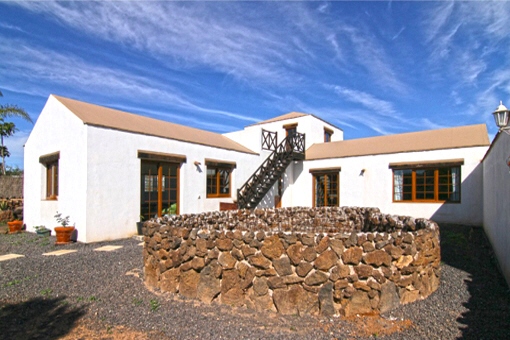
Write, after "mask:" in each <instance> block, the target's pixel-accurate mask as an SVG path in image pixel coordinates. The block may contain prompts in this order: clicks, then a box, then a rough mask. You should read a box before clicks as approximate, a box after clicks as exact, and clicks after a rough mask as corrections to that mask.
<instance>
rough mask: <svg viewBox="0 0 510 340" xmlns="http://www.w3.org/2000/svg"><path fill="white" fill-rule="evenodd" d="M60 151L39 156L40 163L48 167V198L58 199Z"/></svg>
mask: <svg viewBox="0 0 510 340" xmlns="http://www.w3.org/2000/svg"><path fill="white" fill-rule="evenodd" d="M59 159H60V152H54V153H51V154H48V155H44V156H41V157H39V163H41V164H43V165H44V167H45V168H46V176H45V177H46V199H48V200H56V199H57V197H58V161H59Z"/></svg>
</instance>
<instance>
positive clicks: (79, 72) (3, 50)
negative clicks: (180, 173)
mask: <svg viewBox="0 0 510 340" xmlns="http://www.w3.org/2000/svg"><path fill="white" fill-rule="evenodd" d="M4 42H6V43H5V44H2V45H0V54H2V55H4V56H8V58H5V59H4V60H3V66H5V69H6V71H5V72H4V73H3V74H2V76H1V77H0V79H3V81H4V82H5V83H9V81H8V79H26V80H27V81H29V82H30V83H31V84H39V83H40V84H45V85H48V84H56V85H61V86H65V87H68V88H72V89H75V90H81V91H86V92H88V93H93V94H94V93H95V94H98V93H109V94H110V95H109V96H110V97H117V98H124V99H125V98H132V97H133V94H136V97H137V98H141V99H142V100H143V98H151V100H153V101H156V102H158V103H159V104H165V105H168V106H170V107H172V108H174V109H180V110H187V111H192V112H195V113H197V112H198V113H203V114H209V115H211V116H212V117H227V118H234V119H238V120H242V121H247V122H253V121H254V119H253V117H250V116H245V115H241V114H238V113H232V112H228V111H224V110H217V109H211V108H207V107H203V106H200V105H198V104H196V103H195V102H194V101H193V100H191V99H188V98H187V96H186V95H184V94H183V93H180V92H179V91H178V90H177V89H176V88H175V87H172V86H170V85H169V84H168V83H165V84H163V83H158V82H157V81H155V80H154V79H149V78H146V77H143V76H139V75H135V74H131V73H127V72H124V71H121V70H117V69H112V68H106V67H103V66H98V65H94V64H91V63H88V62H86V61H84V60H83V59H81V58H79V57H76V56H73V55H66V54H61V53H58V52H54V51H51V50H48V49H45V48H42V47H36V46H27V45H25V44H24V43H23V42H22V41H19V40H9V39H4ZM32 92H33V91H32ZM45 95H47V94H45Z"/></svg>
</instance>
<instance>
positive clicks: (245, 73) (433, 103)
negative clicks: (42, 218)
mask: <svg viewBox="0 0 510 340" xmlns="http://www.w3.org/2000/svg"><path fill="white" fill-rule="evenodd" d="M0 17H1V18H2V20H1V21H0V55H1V57H0V90H1V91H2V92H3V94H4V97H3V98H0V103H2V104H7V103H10V104H17V105H19V106H21V107H23V108H25V109H26V110H27V112H28V113H29V114H30V115H31V117H32V118H33V119H34V121H35V120H36V119H37V117H38V115H39V113H40V111H41V110H42V108H43V106H44V103H45V102H46V100H47V98H48V96H49V95H50V94H52V93H53V94H57V95H61V96H65V97H70V98H74V99H78V100H82V101H87V102H92V103H96V104H99V105H105V106H109V107H113V108H117V109H121V110H125V111H128V112H133V113H138V114H143V115H147V116H151V117H154V118H158V119H163V120H168V121H172V122H175V123H179V124H185V125H190V126H194V127H197V128H201V129H205V130H210V131H215V132H220V133H224V132H229V131H236V130H241V129H242V128H243V127H244V126H246V125H249V124H252V123H254V122H256V121H260V120H264V119H268V118H271V117H274V116H278V115H281V114H284V113H287V112H291V111H299V112H306V113H312V114H315V115H317V116H319V117H321V118H323V119H325V120H327V121H329V122H331V123H332V124H334V125H336V126H338V127H340V128H342V129H343V130H344V138H345V139H353V138H360V137H369V136H378V135H384V134H395V133H403V132H410V131H419V130H426V129H435V128H442V127H452V126H460V125H469V124H480V123H486V124H487V126H488V129H489V134H490V135H491V137H492V136H493V135H494V134H495V133H496V128H495V125H494V123H493V118H492V115H491V112H492V111H493V110H494V109H495V108H496V107H497V105H498V104H499V100H503V102H504V103H506V104H510V65H509V62H510V58H509V52H510V25H509V24H508V22H509V18H510V2H505V1H498V2H490V1H483V2H475V1H469V2H450V1H448V2H440V1H439V2H428V1H427V2H417V1H409V2H404V1H390V2H383V1H376V2H367V1H361V2H350V1H336V2H323V1H311V2H306V1H303V2H301V1H292V2H288V1H287V2H279V1H272V2H262V1H255V2H235V1H224V2H216V1H208V2H191V1H187V2H171V1H165V2H158V1H150V2H142V1H138V2H135V1H127V2H89V1H80V2H53V1H27V2H12V1H8V2H0ZM15 123H16V124H17V126H18V128H19V130H20V131H18V132H17V134H16V135H15V136H13V137H10V138H8V139H7V141H6V145H7V147H8V148H9V150H10V151H11V154H12V155H11V157H10V158H9V159H8V160H7V164H8V165H18V166H19V167H21V168H22V167H23V144H24V142H25V141H26V139H27V138H28V135H29V134H30V130H31V128H32V126H31V125H30V124H27V123H25V122H23V121H20V120H15Z"/></svg>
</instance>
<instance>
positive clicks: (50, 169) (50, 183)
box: [46, 160, 58, 200]
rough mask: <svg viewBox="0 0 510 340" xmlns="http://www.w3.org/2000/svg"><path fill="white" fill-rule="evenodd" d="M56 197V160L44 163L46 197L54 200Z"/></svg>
mask: <svg viewBox="0 0 510 340" xmlns="http://www.w3.org/2000/svg"><path fill="white" fill-rule="evenodd" d="M57 197H58V160H57V161H55V162H52V163H48V164H46V199H49V200H56V199H57Z"/></svg>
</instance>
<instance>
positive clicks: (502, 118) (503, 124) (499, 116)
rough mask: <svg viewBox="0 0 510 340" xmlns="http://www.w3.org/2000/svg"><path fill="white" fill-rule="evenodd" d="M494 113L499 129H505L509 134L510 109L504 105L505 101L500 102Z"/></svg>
mask: <svg viewBox="0 0 510 340" xmlns="http://www.w3.org/2000/svg"><path fill="white" fill-rule="evenodd" d="M492 114H493V115H494V120H495V121H496V125H497V126H498V128H499V131H500V132H501V131H504V132H505V133H506V134H507V135H510V126H508V117H509V115H510V110H508V109H507V108H506V106H505V105H503V102H501V101H500V102H499V106H498V107H497V108H496V111H494V112H493V113H492Z"/></svg>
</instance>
